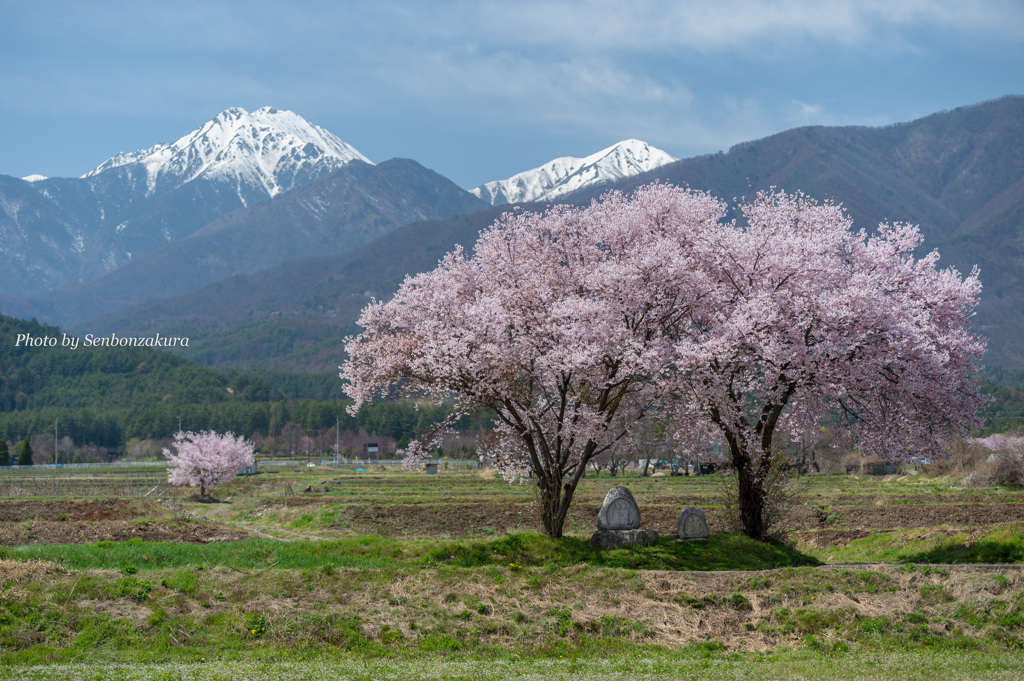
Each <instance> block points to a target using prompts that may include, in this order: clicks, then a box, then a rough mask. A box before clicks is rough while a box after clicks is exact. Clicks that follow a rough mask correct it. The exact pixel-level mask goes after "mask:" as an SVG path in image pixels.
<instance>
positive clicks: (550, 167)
mask: <svg viewBox="0 0 1024 681" xmlns="http://www.w3.org/2000/svg"><path fill="white" fill-rule="evenodd" d="M676 160H677V159H676V158H674V157H672V156H669V155H668V154H667V153H665V152H664V151H662V150H661V149H657V148H655V147H652V146H651V145H650V144H647V143H646V142H643V141H641V140H637V139H628V140H623V141H622V142H619V143H618V144H613V145H612V146H610V147H608V148H607V149H602V150H601V151H599V152H597V153H595V154H591V155H590V156H587V157H585V158H574V157H572V156H564V157H562V158H556V159H555V160H553V161H548V162H547V163H545V164H544V165H542V166H540V167H538V168H534V169H532V170H527V171H524V172H521V173H519V174H518V175H513V176H512V177H510V178H508V179H507V180H495V181H494V182H488V183H487V184H482V185H480V186H479V187H477V188H476V189H470V190H469V192H470V193H471V194H475V195H476V196H478V197H480V198H481V199H483V200H484V201H490V202H491V205H494V206H498V205H501V204H505V203H519V202H527V201H553V200H555V199H557V198H559V197H562V196H565V195H566V194H570V193H572V192H574V191H577V190H579V189H583V188H584V187H593V186H599V185H602V184H607V183H608V182H612V181H614V180H618V179H621V178H623V177H630V176H632V175H639V174H640V173H644V172H647V171H648V170H653V169H654V168H657V167H658V166H662V165H665V164H666V163H672V162H673V161H676Z"/></svg>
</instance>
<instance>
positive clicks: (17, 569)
mask: <svg viewBox="0 0 1024 681" xmlns="http://www.w3.org/2000/svg"><path fill="white" fill-rule="evenodd" d="M368 468H369V470H367V471H365V472H355V471H354V470H352V469H341V470H335V469H327V468H316V469H307V468H301V469H294V470H281V471H274V472H264V473H261V474H260V475H257V476H253V477H249V478H241V479H238V480H236V481H235V482H234V483H232V484H231V485H228V486H224V487H221V488H217V489H216V490H215V495H216V496H217V498H218V499H220V503H197V502H194V501H191V500H190V498H189V497H188V495H187V493H185V492H183V491H180V490H176V489H174V488H163V489H159V490H156V491H153V490H152V489H151V488H148V489H145V490H143V489H142V487H143V486H142V485H136V486H135V491H131V490H129V489H128V488H127V487H126V488H125V489H124V490H122V492H121V494H122V496H119V497H116V498H113V497H109V496H102V494H103V491H102V490H103V485H102V484H94V485H93V488H95V489H96V490H97V495H98V496H95V497H89V498H79V499H74V498H67V497H60V496H38V497H25V496H18V497H8V498H0V678H39V679H44V678H45V679H50V678H53V679H58V678H59V679H65V678H67V679H78V678H90V679H91V678H97V676H98V677H99V678H146V679H148V678H175V679H191V678H195V679H207V678H210V679H212V678H241V677H242V676H244V677H245V678H263V677H266V676H271V675H272V676H273V677H274V678H275V679H282V680H283V679H288V678H387V677H391V678H442V677H443V678H475V679H489V678H570V677H571V678H598V677H601V678H652V679H661V678H666V679H667V678H712V679H714V678H737V677H739V676H742V677H745V678H751V679H757V678H778V677H780V676H781V677H785V678H827V677H828V676H831V677H833V678H858V679H859V678H865V679H867V678H892V677H893V676H894V675H898V676H899V677H900V678H930V677H933V676H934V674H935V671H934V670H935V669H941V670H942V673H943V675H944V676H945V677H948V678H979V677H984V678H1007V679H1009V678H1024V662H1022V659H1024V656H1022V655H1021V649H1022V648H1024V577H1022V574H1021V565H1022V564H1024V491H1021V490H1013V489H1007V488H996V487H991V488H961V487H959V486H957V485H956V484H955V481H953V480H949V479H944V478H939V477H933V476H928V475H919V476H901V477H895V476H893V477H886V478H874V477H856V476H849V477H847V476H811V477H808V478H807V479H806V483H805V487H804V489H803V492H802V495H801V501H800V503H799V504H798V505H796V506H794V507H793V508H792V509H790V511H789V512H788V514H787V515H786V518H785V525H786V527H788V528H789V530H788V531H787V532H786V534H785V541H784V542H782V543H778V544H771V545H764V544H757V543H754V542H751V541H749V540H747V539H746V538H745V537H742V536H740V535H737V534H734V533H730V532H728V529H729V522H728V514H727V512H726V510H725V509H724V508H722V506H721V504H722V502H723V500H724V497H723V493H724V490H725V488H724V487H723V484H722V481H721V478H720V477H719V476H708V477H697V478H686V477H668V476H658V477H650V478H641V477H634V476H619V477H617V478H610V477H608V476H607V474H604V475H602V476H601V477H599V478H594V477H588V478H587V479H585V480H584V481H583V482H582V483H581V485H580V488H579V490H578V493H577V500H576V503H575V505H574V508H573V511H572V512H571V514H570V519H569V522H568V523H567V530H568V532H567V534H568V536H567V537H566V538H564V539H563V540H561V541H553V540H549V539H547V538H546V537H543V536H542V535H540V534H538V532H537V531H538V530H539V527H540V524H539V518H538V517H537V511H536V508H535V505H534V503H535V493H534V490H533V488H532V487H531V486H530V485H529V484H524V485H515V484H514V485H509V484H507V483H505V482H503V481H501V480H500V479H497V478H496V477H495V476H493V475H492V474H490V473H486V472H483V471H476V470H473V469H455V468H452V469H451V470H442V471H441V473H440V474H439V475H437V476H427V475H425V474H422V473H408V472H403V471H401V470H394V469H390V468H389V469H387V470H384V469H382V468H380V467H368ZM45 474H50V472H48V471H47V472H39V473H37V474H36V475H45ZM80 475H82V476H86V475H87V476H93V477H100V478H102V477H104V476H107V477H110V476H111V475H112V474H110V473H106V472H94V471H93V472H88V473H81V474H80ZM8 482H9V481H8ZM79 483H81V484H85V483H84V482H83V481H81V480H80V481H77V483H75V484H79ZM616 484H625V485H626V486H628V487H629V488H630V490H631V491H632V492H633V494H634V496H635V497H636V499H637V502H638V503H639V505H640V508H641V512H642V514H643V519H644V527H648V528H653V529H656V530H658V532H659V533H660V534H661V535H662V538H661V539H660V540H659V542H658V543H657V544H656V545H655V546H652V547H648V548H642V549H620V550H616V551H597V550H594V549H591V548H590V547H589V546H588V545H587V539H588V538H589V535H590V534H591V532H592V531H593V529H594V528H595V522H596V517H597V511H598V508H599V507H600V503H601V500H602V498H603V496H604V494H605V493H606V492H607V490H608V489H609V488H610V487H611V486H613V485H616ZM62 485H63V487H62ZM60 488H63V489H78V488H77V487H75V485H72V484H71V483H67V484H64V483H63V482H62V483H61V485H58V484H56V481H51V489H60ZM689 505H696V506H699V507H701V508H703V509H705V511H706V512H707V517H708V521H709V525H710V526H711V529H712V532H713V533H714V534H713V535H712V537H711V539H709V540H708V541H706V542H678V541H676V540H675V539H674V538H673V537H671V536H669V535H671V534H673V533H674V530H675V527H674V526H675V519H676V516H677V515H678V513H679V511H680V510H681V509H682V508H683V507H684V506H689ZM979 563H980V564H983V565H980V566H979V565H978V564H979ZM119 664H121V665H123V664H129V665H130V666H118V665H119ZM241 670H245V671H241ZM240 674H241V676H239V675H240Z"/></svg>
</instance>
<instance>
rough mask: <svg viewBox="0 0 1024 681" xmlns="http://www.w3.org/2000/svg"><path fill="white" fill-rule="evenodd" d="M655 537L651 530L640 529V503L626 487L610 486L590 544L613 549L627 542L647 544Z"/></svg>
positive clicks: (656, 538)
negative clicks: (638, 504) (638, 503)
mask: <svg viewBox="0 0 1024 681" xmlns="http://www.w3.org/2000/svg"><path fill="white" fill-rule="evenodd" d="M657 540H658V533H657V532H655V531H654V530H641V529H640V507H639V506H637V505H636V500H635V499H634V498H633V495H632V494H631V493H630V491H629V490H628V489H626V488H625V487H622V486H618V487H612V488H611V489H610V490H608V494H606V495H605V497H604V503H603V504H601V510H600V511H598V513H597V532H595V533H594V534H593V535H592V536H591V537H590V545H591V546H593V547H595V548H598V549H617V548H619V547H621V546H626V545H627V544H636V545H638V546H650V545H651V544H653V543H654V542H656V541H657Z"/></svg>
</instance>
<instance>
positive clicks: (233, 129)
mask: <svg viewBox="0 0 1024 681" xmlns="http://www.w3.org/2000/svg"><path fill="white" fill-rule="evenodd" d="M354 160H358V161H362V162H363V163H370V164H371V165H372V163H371V161H370V159H368V158H366V157H365V156H363V155H362V154H361V153H359V152H358V151H356V149H355V148H353V147H352V146H351V145H349V144H346V143H345V142H343V141H341V140H340V139H338V138H337V137H335V136H334V135H332V134H331V133H330V132H328V131H326V130H324V129H323V128H321V127H319V126H317V125H313V124H312V123H310V122H308V121H306V120H305V119H304V118H302V117H301V116H299V115H297V114H295V113H293V112H291V111H281V110H278V109H274V108H272V107H269V106H268V107H263V108H261V109H257V110H256V111H253V112H252V113H249V112H248V111H246V110H245V109H242V108H238V107H233V108H231V109H228V110H226V111H224V112H222V113H221V114H219V115H218V116H217V117H216V118H214V119H213V120H211V121H209V122H207V123H205V124H203V125H202V126H200V127H198V128H196V129H195V130H193V131H192V132H190V133H189V134H187V135H185V136H184V137H181V138H180V139H178V140H177V141H175V142H172V143H170V144H158V145H156V146H154V147H151V148H149V149H140V150H138V151H133V152H130V153H121V154H118V155H117V156H114V157H113V158H111V159H109V160H107V161H105V162H104V163H102V164H100V165H99V166H98V167H97V168H96V169H95V170H93V171H91V172H89V173H86V174H85V175H83V176H82V177H83V179H87V178H91V177H97V176H99V175H102V174H103V173H106V172H108V171H110V170H112V169H115V168H123V169H128V170H130V171H131V174H132V175H133V176H135V178H134V179H136V180H138V179H144V181H145V187H146V194H147V195H151V194H153V193H155V192H156V191H158V190H162V189H168V188H170V189H174V188H177V187H180V186H182V185H184V184H186V183H189V182H192V181H194V180H196V179H200V178H202V179H207V180H218V181H227V182H229V183H233V184H237V185H238V186H239V187H240V192H239V194H240V198H241V199H242V201H243V203H246V202H247V199H248V198H249V196H248V195H249V194H250V192H249V191H241V187H242V186H248V187H258V188H262V189H263V190H264V191H265V192H266V194H267V195H269V196H271V197H273V196H276V195H277V194H279V193H281V192H282V191H287V190H289V189H292V188H294V187H295V186H297V185H299V184H303V183H305V182H308V181H309V180H311V179H314V178H315V177H318V176H320V175H323V174H324V173H327V172H330V171H332V170H336V169H337V168H340V167H341V166H343V165H345V164H347V163H349V162H351V161H354Z"/></svg>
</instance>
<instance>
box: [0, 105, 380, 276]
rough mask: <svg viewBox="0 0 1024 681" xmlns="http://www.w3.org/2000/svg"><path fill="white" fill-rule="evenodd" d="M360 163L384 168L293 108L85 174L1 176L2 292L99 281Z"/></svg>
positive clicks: (240, 118)
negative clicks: (241, 211)
mask: <svg viewBox="0 0 1024 681" xmlns="http://www.w3.org/2000/svg"><path fill="white" fill-rule="evenodd" d="M353 162H358V163H359V165H363V164H367V165H369V166H372V165H373V164H372V163H371V162H370V160H369V159H367V158H366V157H365V156H363V155H362V154H361V153H359V152H358V151H356V150H355V149H354V148H352V147H351V146H350V145H348V144H346V143H345V142H343V141H341V140H340V139H338V138H337V137H335V136H334V135H332V134H331V133H329V132H327V131H326V130H324V129H323V128H320V127H318V126H316V125H313V124H312V123H309V122H307V121H306V120H304V119H303V118H302V117H301V116H299V115H297V114H295V113H292V112H291V111H282V110H277V109H273V108H271V107H264V108H261V109H257V110H256V111H254V112H252V113H249V112H247V111H246V110H244V109H241V108H231V109H228V110H226V111H224V112H222V113H220V114H219V115H217V116H216V117H215V118H214V119H213V120H211V121H209V122H207V123H204V124H203V125H201V126H200V127H198V128H196V129H195V130H193V131H192V132H190V133H189V134H187V135H185V136H183V137H181V138H180V139H178V140H176V141H174V142H172V143H170V144H157V145H156V146H153V147H150V148H149V149H142V150H139V151H133V152H129V153H120V154H118V155H117V156H114V157H113V158H111V159H109V160H107V161H105V162H104V163H102V164H100V165H99V166H98V167H97V168H96V169H95V170H93V171H91V172H89V173H86V174H85V175H83V176H82V177H78V178H60V177H50V178H47V177H42V176H40V175H29V176H27V177H25V178H22V179H20V180H19V179H15V178H0V179H2V180H3V181H0V256H2V257H4V258H5V260H6V261H7V262H8V263H9V266H8V267H7V268H5V270H4V271H2V272H0V292H2V293H8V294H12V295H31V294H36V293H41V292H44V291H49V290H51V289H54V288H57V287H59V286H62V285H64V284H69V283H74V282H82V281H90V280H92V279H95V278H97V277H99V276H103V275H105V274H107V273H109V272H113V271H114V270H116V269H118V268H119V267H121V266H122V265H124V264H125V263H128V262H131V261H133V260H137V259H139V258H140V257H142V256H144V255H146V254H148V253H152V252H153V251H155V250H157V249H159V248H161V247H163V246H165V245H167V244H169V243H171V242H174V241H176V240H178V239H183V238H185V237H188V236H189V235H191V234H193V233H194V232H195V231H196V230H198V229H200V228H201V227H203V226H204V225H207V224H209V223H210V222H212V221H214V220H216V219H217V218H219V217H221V216H223V215H226V214H228V213H230V212H232V211H236V210H238V209H240V208H245V207H252V206H255V205H258V204H262V203H266V202H269V201H270V200H271V199H273V198H274V197H276V196H279V195H280V194H282V193H283V192H287V191H290V190H293V189H297V188H299V187H303V186H305V185H306V184H308V183H310V182H312V181H314V180H316V179H319V178H321V177H325V176H328V175H330V174H331V173H333V172H336V171H338V170H340V169H341V168H342V167H345V166H347V165H349V164H350V163H353Z"/></svg>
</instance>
